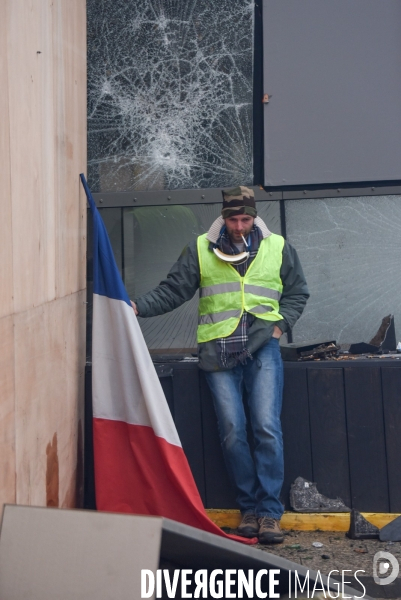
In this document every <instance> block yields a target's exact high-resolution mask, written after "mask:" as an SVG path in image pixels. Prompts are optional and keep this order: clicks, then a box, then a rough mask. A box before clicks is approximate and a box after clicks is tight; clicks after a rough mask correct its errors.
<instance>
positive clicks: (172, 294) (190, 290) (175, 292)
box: [135, 241, 309, 371]
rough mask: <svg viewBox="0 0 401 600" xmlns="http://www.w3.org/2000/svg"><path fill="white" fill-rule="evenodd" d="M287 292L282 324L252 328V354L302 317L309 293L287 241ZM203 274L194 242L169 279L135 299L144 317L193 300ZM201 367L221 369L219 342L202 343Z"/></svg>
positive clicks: (284, 279) (259, 322)
mask: <svg viewBox="0 0 401 600" xmlns="http://www.w3.org/2000/svg"><path fill="white" fill-rule="evenodd" d="M280 276H281V280H282V282H283V293H282V296H281V299H280V314H281V315H282V316H283V320H282V321H275V322H270V321H264V320H262V319H257V318H256V319H255V320H254V321H253V323H252V324H251V326H250V328H249V339H248V344H247V348H248V350H249V352H250V353H251V354H253V353H254V352H256V350H258V349H259V348H261V347H262V346H264V345H265V344H267V343H268V342H269V340H270V338H271V336H272V333H273V328H274V325H277V326H278V327H279V328H280V329H281V330H282V331H283V333H284V332H286V331H287V330H288V329H292V327H294V325H295V323H296V321H297V320H298V319H299V317H300V316H301V314H302V311H303V309H304V307H305V304H306V301H307V299H308V298H309V292H308V288H307V285H306V281H305V277H304V274H303V271H302V267H301V263H300V262H299V258H298V255H297V252H296V250H295V249H294V248H293V247H292V246H291V245H290V244H289V243H288V242H285V244H284V248H283V262H282V265H281V270H280ZM199 282H200V271H199V260H198V251H197V247H196V241H192V242H190V243H189V244H188V245H187V246H186V247H185V248H184V250H183V251H182V253H181V256H180V257H179V259H178V260H177V262H176V263H175V264H174V265H173V266H172V268H171V270H170V272H169V274H168V275H167V277H166V279H163V281H161V282H160V283H159V285H158V286H157V287H156V288H154V289H153V290H152V291H150V292H148V293H147V294H144V295H143V296H141V297H140V298H137V299H136V300H135V302H136V304H137V308H138V311H139V316H140V317H155V316H156V315H162V314H164V313H167V312H170V311H171V310H174V309H175V308H178V307H179V306H181V304H183V303H184V302H186V301H187V300H190V299H191V298H192V297H193V296H194V294H195V292H196V290H197V289H198V288H199ZM199 366H200V368H201V369H204V370H205V371H215V370H220V369H221V367H219V363H218V360H217V354H216V341H215V340H212V341H210V342H206V343H204V344H199Z"/></svg>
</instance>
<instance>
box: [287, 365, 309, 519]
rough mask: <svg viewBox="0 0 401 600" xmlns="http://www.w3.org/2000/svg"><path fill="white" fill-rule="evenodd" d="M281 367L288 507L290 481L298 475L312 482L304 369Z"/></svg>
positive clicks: (306, 387) (306, 385) (292, 481)
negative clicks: (282, 368) (282, 373)
mask: <svg viewBox="0 0 401 600" xmlns="http://www.w3.org/2000/svg"><path fill="white" fill-rule="evenodd" d="M284 366H285V368H284V396H283V410H282V415H281V422H282V427H283V440H284V484H283V490H282V493H281V498H282V502H284V504H285V507H286V508H287V509H288V508H289V507H290V505H289V491H290V486H291V484H292V483H294V481H295V479H296V478H297V477H300V476H301V477H305V479H309V480H310V481H311V480H312V479H313V474H312V453H311V444H310V428H309V403H308V383H307V377H306V369H297V368H292V367H291V366H290V365H288V364H285V365H284Z"/></svg>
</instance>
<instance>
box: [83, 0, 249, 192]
mask: <svg viewBox="0 0 401 600" xmlns="http://www.w3.org/2000/svg"><path fill="white" fill-rule="evenodd" d="M253 10H254V5H253V3H251V2H249V0H220V1H219V2H217V1H216V0H175V1H173V0H164V1H162V0H135V2H127V1H126V0H113V1H112V0H104V1H102V2H99V1H98V0H88V155H89V160H88V166H89V180H90V184H91V186H92V189H93V190H94V191H118V190H129V189H143V190H146V189H176V188H202V187H221V186H224V185H228V184H231V183H241V184H245V185H251V184H252V183H253V159H252V83H253V82H252V75H253V74H252V62H253Z"/></svg>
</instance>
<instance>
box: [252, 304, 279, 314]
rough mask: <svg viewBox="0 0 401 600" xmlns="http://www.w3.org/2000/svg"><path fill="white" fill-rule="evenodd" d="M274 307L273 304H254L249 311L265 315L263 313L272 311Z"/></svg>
mask: <svg viewBox="0 0 401 600" xmlns="http://www.w3.org/2000/svg"><path fill="white" fill-rule="evenodd" d="M272 310H273V309H272V307H271V306H260V305H259V306H254V307H253V308H250V309H249V311H248V312H250V313H254V314H256V315H263V313H267V312H271V311H272Z"/></svg>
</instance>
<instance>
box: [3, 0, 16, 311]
mask: <svg viewBox="0 0 401 600" xmlns="http://www.w3.org/2000/svg"><path fill="white" fill-rule="evenodd" d="M7 25H8V22H7V3H6V2H0V88H1V94H0V115H1V135H0V165H1V166H0V190H1V219H0V240H1V243H0V265H1V285H0V318H1V317H4V316H6V315H10V314H12V312H13V272H12V269H13V259H12V217H11V214H12V210H11V181H10V124H9V112H8V65H7Z"/></svg>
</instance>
